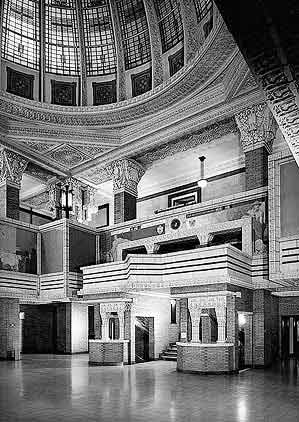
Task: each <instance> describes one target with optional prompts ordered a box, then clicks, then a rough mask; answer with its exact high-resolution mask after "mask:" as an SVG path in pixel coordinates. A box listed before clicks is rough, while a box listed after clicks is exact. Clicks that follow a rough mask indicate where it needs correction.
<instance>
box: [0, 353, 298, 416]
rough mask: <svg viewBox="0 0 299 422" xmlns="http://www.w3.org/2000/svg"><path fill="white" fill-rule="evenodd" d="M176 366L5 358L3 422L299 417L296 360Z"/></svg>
mask: <svg viewBox="0 0 299 422" xmlns="http://www.w3.org/2000/svg"><path fill="white" fill-rule="evenodd" d="M175 368H176V363H175V362H166V361H157V362H148V363H143V364H139V365H134V366H125V367H89V366H88V356H87V355H77V356H52V355H42V356H41V355H38V356H36V355H35V356H30V355H25V356H23V361H21V362H3V361H2V362H0V421H1V422H4V421H5V422H10V421H13V422H16V421H22V422H26V421H42V422H48V421H51V422H53V421H55V422H63V421H72V422H76V421H78V422H79V421H83V422H89V421H97V422H106V421H109V422H110V421H111V422H116V421H132V422H133V421H155V422H158V421H165V422H166V421H167V422H168V421H175V422H176V421H180V422H181V421H184V422H188V421H200V422H206V421H209V422H218V421H219V422H226V421H227V422H233V421H238V422H248V421H254V422H256V421H263V422H270V421H271V422H275V421H280V422H281V421H283V422H289V421H290V422H291V421H292V422H293V421H294V422H295V421H298V409H299V405H298V403H299V388H298V387H299V378H298V372H299V365H298V363H297V362H296V361H288V362H284V363H283V364H282V365H277V367H276V368H274V369H269V370H265V371H264V370H249V371H246V372H243V373H242V374H240V375H235V376H219V375H218V376H214V375H213V376H212V375H209V376H200V375H188V374H182V373H177V372H176V370H175Z"/></svg>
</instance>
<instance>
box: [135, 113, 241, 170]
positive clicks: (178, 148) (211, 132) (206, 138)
mask: <svg viewBox="0 0 299 422" xmlns="http://www.w3.org/2000/svg"><path fill="white" fill-rule="evenodd" d="M236 132H238V128H237V126H236V123H235V122H234V120H233V119H226V120H223V121H220V122H218V123H215V124H213V125H211V126H209V127H206V128H204V129H201V130H199V131H196V132H194V133H192V134H190V135H186V136H183V137H181V138H179V139H177V140H176V141H174V142H170V143H168V144H166V145H163V146H161V147H157V148H154V149H152V150H150V151H148V152H146V153H143V154H140V155H136V156H135V159H136V160H137V161H138V162H140V163H141V164H142V165H144V166H145V167H149V166H150V165H151V164H152V163H153V162H155V161H158V160H163V159H164V158H166V157H170V156H172V155H174V154H176V153H178V152H183V151H188V150H190V149H192V148H196V147H197V146H198V145H201V144H207V143H210V142H212V141H214V140H216V139H219V138H220V137H221V136H223V135H226V134H228V133H236Z"/></svg>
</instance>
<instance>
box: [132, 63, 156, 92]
mask: <svg viewBox="0 0 299 422" xmlns="http://www.w3.org/2000/svg"><path fill="white" fill-rule="evenodd" d="M151 89H152V69H151V68H150V69H147V70H145V71H144V72H141V73H138V74H137V75H132V96H133V97H137V96H138V95H141V94H144V93H145V92H147V91H150V90H151Z"/></svg>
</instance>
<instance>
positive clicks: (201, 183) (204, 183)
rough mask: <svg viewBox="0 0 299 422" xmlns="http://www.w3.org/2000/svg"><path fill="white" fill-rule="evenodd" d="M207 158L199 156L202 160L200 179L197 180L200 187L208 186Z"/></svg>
mask: <svg viewBox="0 0 299 422" xmlns="http://www.w3.org/2000/svg"><path fill="white" fill-rule="evenodd" d="M205 159H206V157H204V156H201V157H199V160H200V179H199V180H198V182H197V186H198V187H199V188H202V189H203V188H205V187H207V184H208V181H207V179H205Z"/></svg>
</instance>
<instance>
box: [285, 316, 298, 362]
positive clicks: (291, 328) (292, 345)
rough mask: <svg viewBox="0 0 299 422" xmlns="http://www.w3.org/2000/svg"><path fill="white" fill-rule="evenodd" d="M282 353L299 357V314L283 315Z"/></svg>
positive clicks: (287, 356)
mask: <svg viewBox="0 0 299 422" xmlns="http://www.w3.org/2000/svg"><path fill="white" fill-rule="evenodd" d="M281 355H282V358H283V359H286V358H289V357H295V358H296V359H299V315H294V316H283V317H281Z"/></svg>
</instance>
